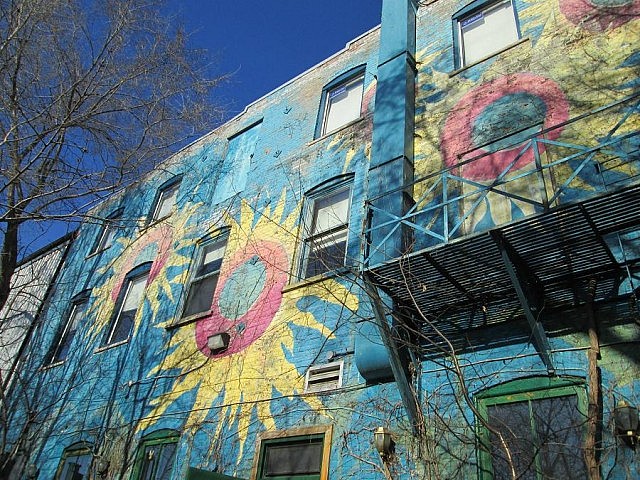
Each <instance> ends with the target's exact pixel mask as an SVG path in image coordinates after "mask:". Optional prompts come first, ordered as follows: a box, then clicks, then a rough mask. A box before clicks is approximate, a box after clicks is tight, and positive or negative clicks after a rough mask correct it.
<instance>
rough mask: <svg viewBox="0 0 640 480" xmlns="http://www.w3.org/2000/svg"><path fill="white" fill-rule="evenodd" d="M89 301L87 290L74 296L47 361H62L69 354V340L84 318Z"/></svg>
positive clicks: (71, 339)
mask: <svg viewBox="0 0 640 480" xmlns="http://www.w3.org/2000/svg"><path fill="white" fill-rule="evenodd" d="M88 302H89V292H88V291H86V292H82V293H81V294H79V295H76V296H75V297H74V300H73V303H72V306H71V312H70V313H69V316H68V317H67V321H66V322H65V324H64V325H63V327H62V330H61V331H60V332H59V334H58V336H57V341H56V343H55V344H54V348H53V350H52V352H51V356H50V357H49V363H57V362H62V361H63V360H65V359H66V358H67V356H68V355H69V349H70V348H71V342H72V341H73V337H74V336H75V334H76V330H77V329H78V326H79V325H80V321H81V320H82V319H83V318H84V316H85V313H86V311H87V305H88Z"/></svg>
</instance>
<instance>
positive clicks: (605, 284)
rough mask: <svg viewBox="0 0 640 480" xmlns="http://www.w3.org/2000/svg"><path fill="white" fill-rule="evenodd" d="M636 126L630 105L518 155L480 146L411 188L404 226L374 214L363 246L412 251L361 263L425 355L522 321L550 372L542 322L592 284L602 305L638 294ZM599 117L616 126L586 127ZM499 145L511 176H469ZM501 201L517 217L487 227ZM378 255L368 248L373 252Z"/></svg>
mask: <svg viewBox="0 0 640 480" xmlns="http://www.w3.org/2000/svg"><path fill="white" fill-rule="evenodd" d="M638 115H640V103H639V97H638V96H635V97H633V98H629V99H626V100H625V101H622V102H618V103H616V104H613V105H609V106H607V107H604V108H601V109H598V110H595V111H593V112H590V113H589V114H585V115H582V116H580V117H578V118H575V119H572V120H570V121H568V122H565V123H564V124H562V125H557V126H554V127H552V128H549V129H546V130H543V131H540V132H538V133H537V134H535V135H532V136H530V137H529V138H527V139H525V141H522V140H521V139H520V141H519V143H518V144H516V145H514V144H508V142H507V139H500V140H499V141H498V142H496V143H494V144H493V145H484V146H483V147H482V148H481V149H478V150H480V151H481V152H482V153H480V152H479V151H478V150H476V151H473V152H468V153H466V154H464V155H461V156H460V163H459V164H457V165H455V166H454V167H450V168H447V169H444V170H442V171H440V172H438V173H436V174H432V175H429V176H426V177H423V178H420V179H418V180H417V181H416V182H414V183H413V184H412V185H410V186H409V188H410V189H411V190H412V191H413V194H414V199H415V203H414V205H413V207H412V208H410V209H409V211H408V212H407V213H406V214H405V215H404V216H402V217H397V216H396V217H394V216H392V215H389V214H388V213H386V212H384V211H381V210H379V209H375V208H374V207H373V206H371V205H370V211H369V218H371V219H372V221H371V223H370V225H371V226H370V228H369V229H368V230H366V232H365V234H366V235H367V238H369V234H370V232H371V231H373V230H374V229H376V228H381V227H382V226H385V227H388V226H393V230H392V231H391V233H390V234H389V235H393V234H400V231H401V230H402V229H403V230H404V232H403V234H404V235H406V234H407V232H409V238H411V239H412V243H411V245H412V248H411V249H410V251H408V252H407V253H406V254H405V255H403V256H401V257H398V258H392V259H389V260H388V261H386V262H384V263H381V264H377V265H371V264H370V262H369V257H368V256H365V260H364V269H365V270H366V271H367V272H368V276H369V278H372V279H373V281H374V282H375V284H376V285H377V286H378V287H379V288H381V289H382V290H383V291H385V292H386V293H387V294H389V295H390V296H391V297H392V298H393V300H394V301H395V303H396V305H398V306H400V307H404V309H405V310H406V311H409V312H413V313H412V315H413V316H414V318H415V321H416V324H417V325H418V328H419V329H420V331H421V337H422V339H423V347H424V351H425V353H428V352H430V351H437V350H438V349H439V348H440V345H441V344H442V343H443V341H444V340H443V339H444V337H446V338H447V339H448V340H449V341H451V342H452V343H453V344H454V347H456V348H464V345H465V344H466V339H465V338H466V335H467V334H468V332H469V331H470V329H475V328H480V327H486V326H496V325H500V324H504V323H505V322H507V321H509V320H510V319H514V318H526V319H527V320H528V322H529V326H530V327H531V329H532V331H529V332H528V333H527V335H529V336H531V334H532V333H533V337H532V338H533V341H534V343H535V344H536V346H537V347H538V349H539V351H541V352H542V353H541V355H542V357H543V360H544V361H545V363H547V366H548V367H549V369H550V370H551V369H552V365H551V360H550V358H548V352H547V350H548V344H547V340H546V334H545V331H544V329H543V328H542V323H541V320H542V319H543V317H544V315H543V313H542V312H547V311H550V310H553V309H556V308H560V309H562V308H567V307H572V306H576V305H579V304H580V303H582V302H584V291H585V288H586V284H587V282H590V281H595V282H597V288H596V292H595V300H596V301H600V300H605V299H608V298H612V297H615V296H617V295H619V294H620V292H621V291H622V289H625V291H627V292H629V291H633V290H634V289H637V288H638V287H640V276H639V275H638V272H639V270H640V253H639V250H640V247H639V246H638V244H639V243H640V240H639V239H638V238H637V237H638V236H637V231H638V229H640V149H639V147H640V131H639V125H638ZM597 117H600V118H599V119H601V118H605V117H606V118H616V119H618V120H617V121H616V123H614V124H613V125H611V126H610V128H609V129H608V131H604V132H597V133H596V132H593V131H592V129H591V127H590V126H591V125H593V124H594V120H595V119H596V118H597ZM599 124H602V122H599ZM556 129H563V130H564V132H569V133H570V134H569V135H563V138H565V137H572V138H574V139H576V140H582V143H578V142H576V143H570V142H567V141H558V140H551V138H559V135H554V130H556ZM497 145H506V146H505V147H503V148H504V150H509V151H515V153H514V154H513V157H512V159H511V161H510V162H509V163H508V165H506V167H505V168H503V169H502V170H501V171H500V172H499V173H498V174H497V175H495V177H494V178H491V179H489V180H486V179H485V180H478V179H477V178H471V177H472V176H470V175H465V171H474V170H473V169H472V168H469V166H470V165H474V162H483V161H488V159H490V158H491V155H492V153H495V152H496V151H499V149H498V148H497ZM514 149H515V150H514ZM526 156H529V157H528V158H529V159H530V160H529V161H528V162H526V165H524V166H523V162H522V159H523V158H526ZM404 190H405V191H407V186H405V187H404ZM393 193H396V194H397V191H396V192H389V194H393ZM501 199H504V201H505V202H510V204H511V205H517V208H514V209H512V211H513V212H515V213H514V214H513V215H512V217H511V218H509V219H508V220H507V221H505V222H504V223H497V224H496V223H491V222H486V221H484V220H483V219H484V218H485V215H486V214H487V213H486V212H487V208H488V207H487V205H490V204H491V203H494V202H499V201H501ZM630 246H631V247H632V248H629V247H630ZM376 248H377V246H376V245H369V252H371V251H373V250H374V249H376Z"/></svg>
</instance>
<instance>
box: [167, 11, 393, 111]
mask: <svg viewBox="0 0 640 480" xmlns="http://www.w3.org/2000/svg"><path fill="white" fill-rule="evenodd" d="M173 5H174V6H175V8H176V9H177V10H178V12H179V13H180V15H181V17H182V19H183V21H184V23H185V26H186V29H187V31H190V32H193V34H192V41H193V44H194V46H197V47H204V48H206V49H207V50H209V52H210V53H211V54H212V55H214V56H216V57H217V59H218V63H217V65H216V70H214V73H215V72H216V71H217V72H218V73H220V72H234V74H233V76H232V78H231V80H230V82H229V83H228V84H227V85H225V86H224V87H223V88H222V89H220V91H219V92H218V100H219V101H220V102H221V103H222V104H223V106H224V107H225V108H226V110H227V111H228V114H227V118H230V117H232V116H234V115H235V114H237V113H239V112H241V111H242V110H243V109H244V107H245V106H246V105H248V104H249V103H251V102H253V101H254V100H257V99H258V98H260V97H262V96H263V95H265V94H266V93H268V92H270V91H271V90H273V89H274V88H276V87H278V86H279V85H282V84H283V83H285V82H286V81H287V80H290V79H291V78H293V77H295V76H297V75H299V74H300V73H302V72H304V71H305V70H307V69H308V68H310V67H312V66H313V65H315V64H317V63H318V62H320V61H322V60H324V59H325V58H327V57H329V56H331V55H332V54H334V53H335V52H337V51H339V50H340V49H342V48H343V47H344V46H345V44H346V43H347V42H348V41H349V40H352V39H354V38H356V37H357V36H359V35H360V34H362V33H364V32H366V31H368V30H370V29H371V28H373V27H375V26H376V25H378V24H379V23H380V12H381V9H382V0H343V1H338V0H321V1H309V0H307V1H305V0H297V1H294V0H277V1H273V0H272V1H239V0H217V1H216V0H174V1H173Z"/></svg>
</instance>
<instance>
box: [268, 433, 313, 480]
mask: <svg viewBox="0 0 640 480" xmlns="http://www.w3.org/2000/svg"><path fill="white" fill-rule="evenodd" d="M321 466H322V440H320V439H315V440H309V441H305V442H304V443H294V444H286V445H267V447H266V449H265V457H264V468H263V476H266V477H275V476H279V475H304V474H317V473H320V469H321Z"/></svg>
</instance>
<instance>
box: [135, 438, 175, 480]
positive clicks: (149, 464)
mask: <svg viewBox="0 0 640 480" xmlns="http://www.w3.org/2000/svg"><path fill="white" fill-rule="evenodd" d="M179 440H180V433H179V432H177V431H175V430H169V429H163V430H158V431H155V432H153V433H150V434H148V435H145V436H144V437H142V439H141V441H140V445H139V446H138V451H137V454H136V462H135V466H134V471H133V475H132V477H131V478H133V479H135V480H169V479H170V478H171V474H172V472H173V468H174V466H175V463H176V452H177V450H178V441H179Z"/></svg>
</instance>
